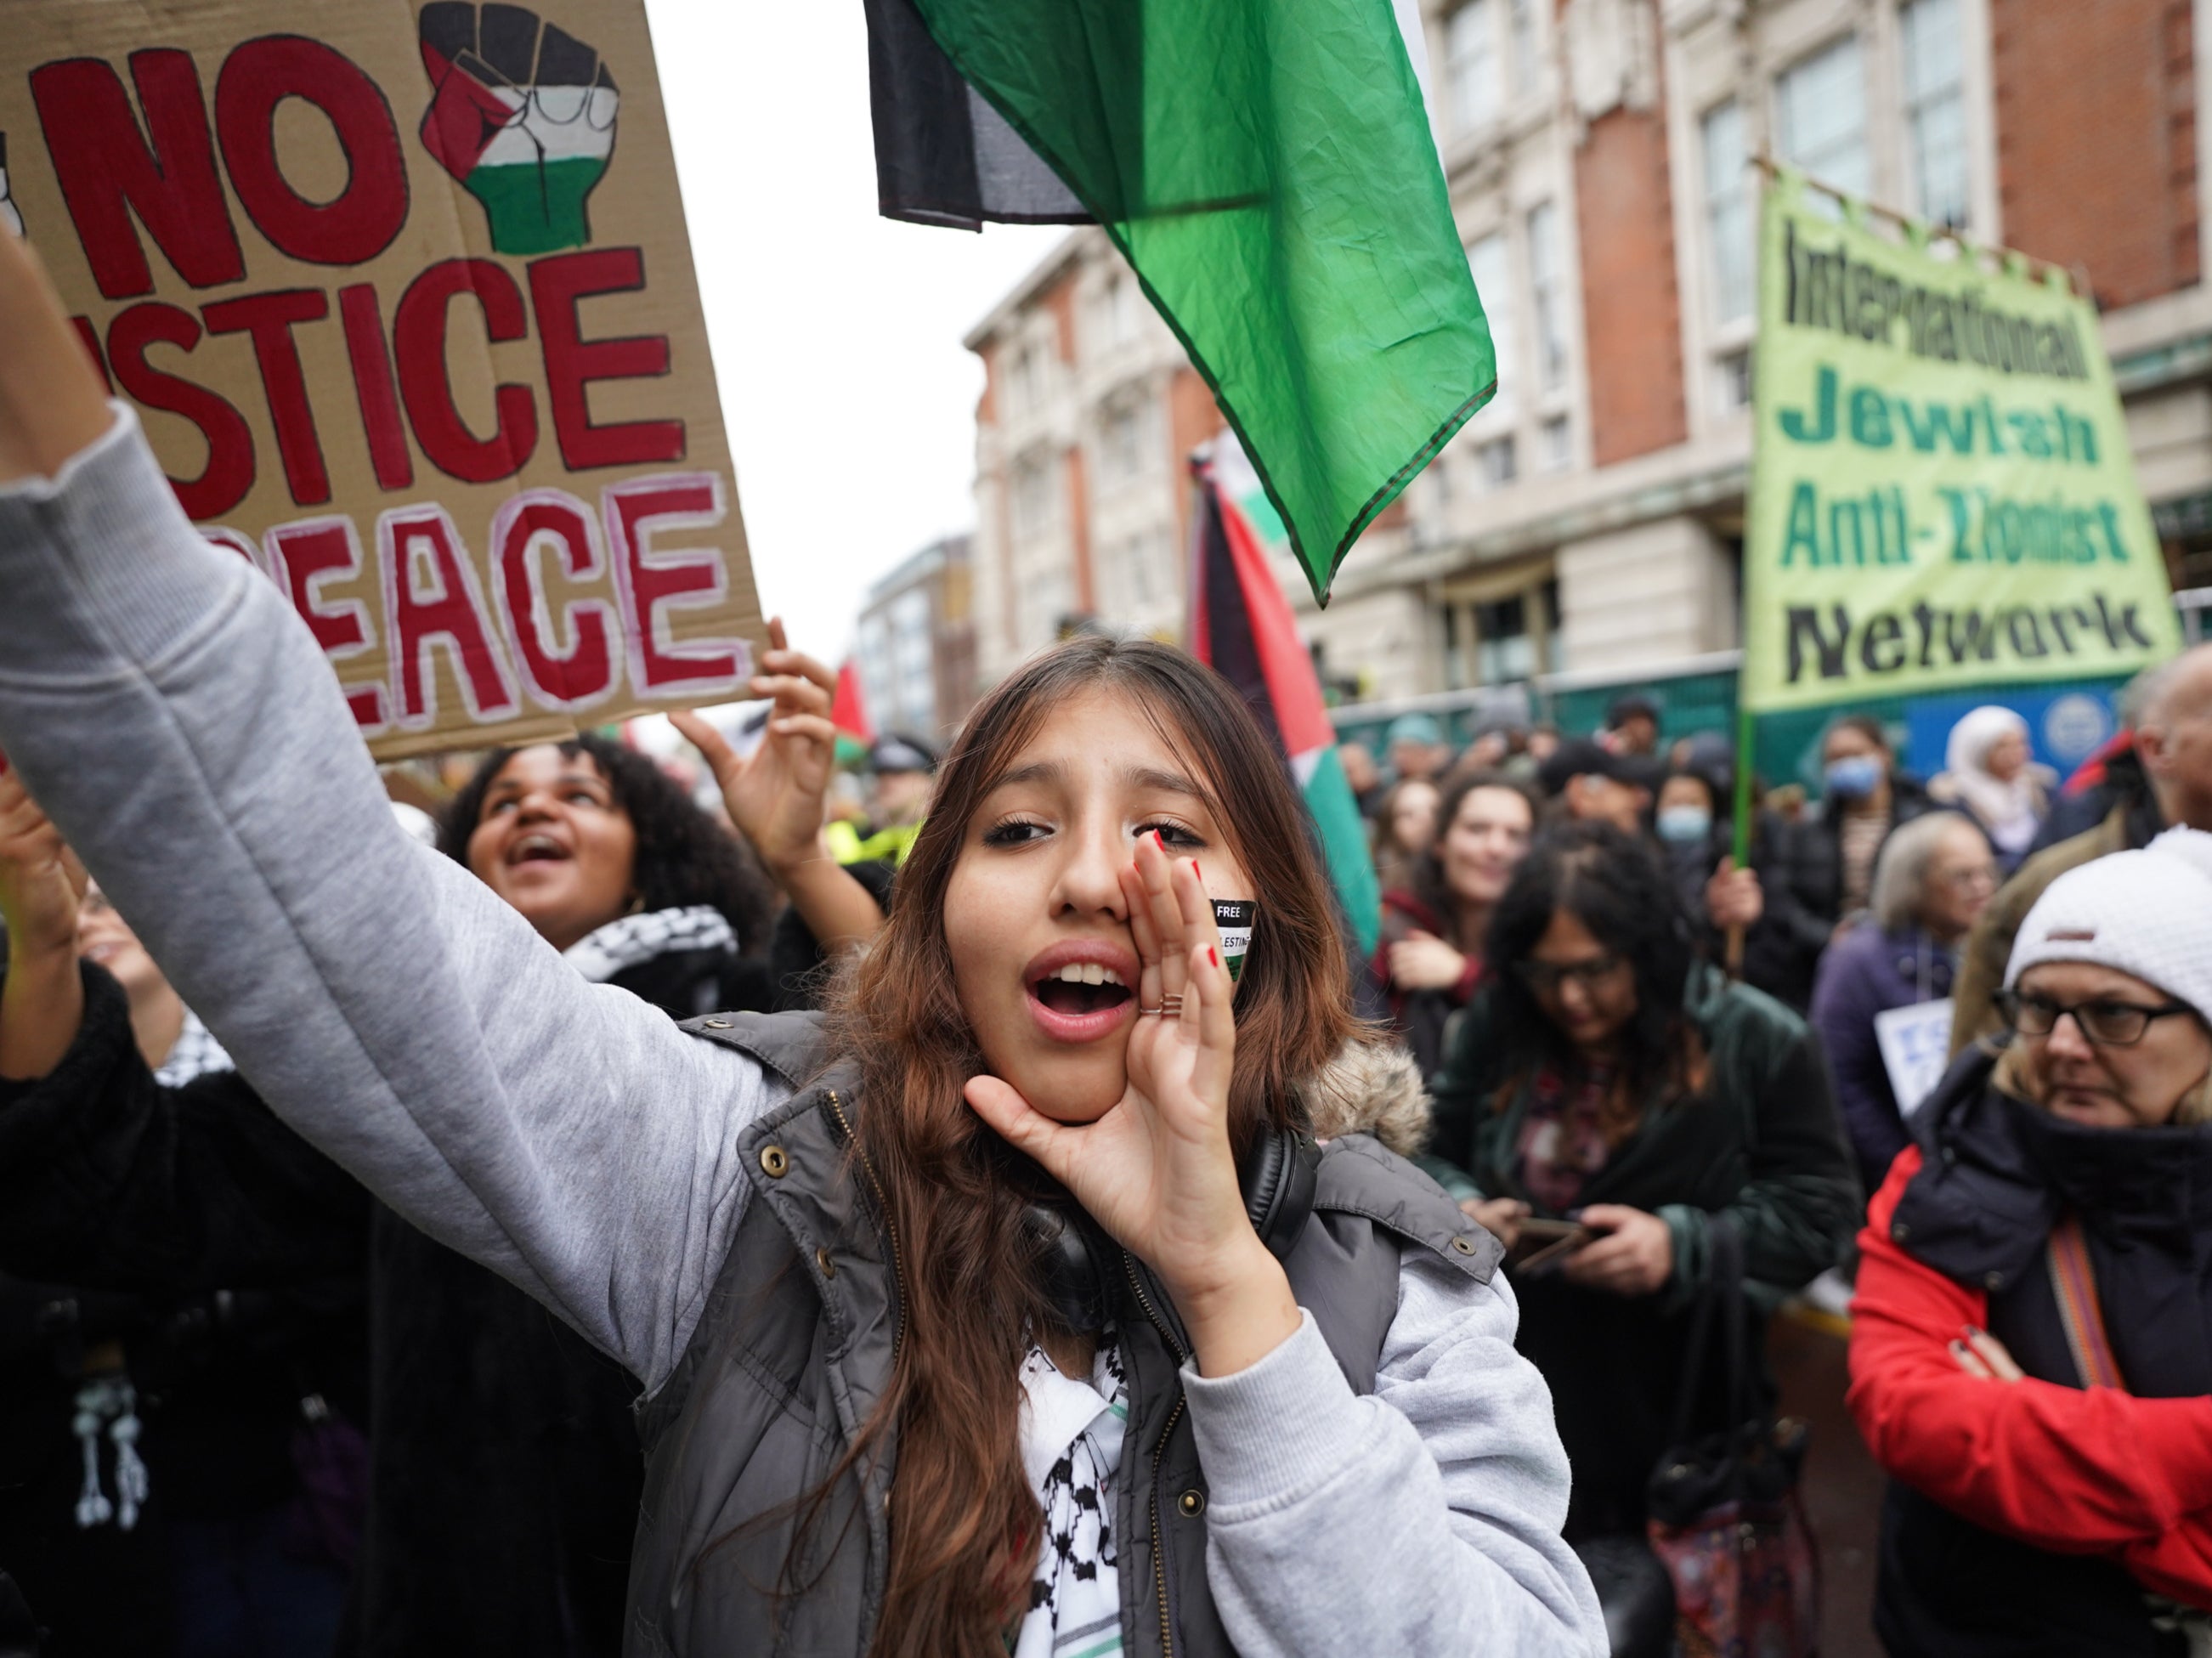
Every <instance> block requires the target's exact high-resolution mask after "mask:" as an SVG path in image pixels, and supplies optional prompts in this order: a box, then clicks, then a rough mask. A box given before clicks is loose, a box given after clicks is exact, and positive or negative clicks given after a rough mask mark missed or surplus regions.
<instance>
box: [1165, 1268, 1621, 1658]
mask: <svg viewBox="0 0 2212 1658" xmlns="http://www.w3.org/2000/svg"><path fill="white" fill-rule="evenodd" d="M1519 1316H1520V1315H1519V1309H1518V1308H1517V1307H1516V1305H1515V1303H1514V1300H1513V1291H1512V1290H1511V1288H1510V1286H1509V1285H1508V1284H1506V1282H1505V1279H1504V1276H1503V1275H1502V1274H1501V1275H1499V1276H1498V1277H1497V1278H1493V1279H1492V1281H1491V1282H1490V1283H1489V1284H1477V1283H1475V1282H1474V1281H1473V1280H1472V1279H1470V1278H1468V1277H1467V1276H1466V1275H1465V1274H1463V1273H1462V1272H1457V1271H1455V1269H1453V1268H1451V1267H1449V1266H1445V1265H1443V1263H1442V1262H1440V1261H1437V1260H1431V1259H1430V1258H1428V1257H1427V1256H1425V1254H1421V1253H1420V1252H1419V1251H1416V1250H1408V1251H1407V1257H1406V1261H1405V1265H1404V1266H1403V1268H1402V1269H1401V1272H1400V1276H1399V1286H1398V1315H1397V1317H1396V1319H1395V1321H1393V1322H1392V1323H1391V1326H1390V1330H1389V1335H1388V1336H1387V1337H1386V1338H1385V1339H1384V1341H1383V1355H1382V1363H1381V1367H1380V1369H1379V1370H1378V1371H1377V1373H1376V1388H1375V1392H1374V1393H1373V1394H1371V1395H1369V1396H1367V1397H1364V1398H1363V1397H1360V1396H1358V1395H1357V1394H1353V1392H1352V1388H1351V1387H1350V1385H1349V1384H1348V1383H1346V1381H1345V1379H1344V1373H1343V1371H1341V1370H1339V1369H1338V1368H1337V1364H1336V1360H1335V1359H1334V1357H1332V1356H1331V1355H1330V1353H1329V1351H1328V1343H1327V1342H1326V1341H1325V1340H1323V1339H1322V1334H1321V1331H1320V1329H1319V1327H1317V1326H1316V1324H1315V1323H1314V1321H1313V1319H1312V1317H1311V1315H1308V1316H1307V1318H1306V1320H1305V1321H1304V1326H1303V1327H1302V1328H1301V1329H1300V1330H1299V1331H1298V1333H1297V1334H1296V1335H1294V1336H1292V1337H1291V1339H1289V1340H1288V1341H1286V1342H1285V1343H1284V1344H1283V1345H1281V1346H1279V1347H1278V1348H1277V1349H1276V1350H1275V1351H1273V1352H1272V1353H1270V1354H1268V1355H1267V1357H1265V1358H1263V1359H1261V1361H1260V1362H1259V1363H1256V1364H1255V1365H1252V1366H1250V1367H1249V1369H1246V1370H1240V1371H1238V1372H1237V1374H1235V1375H1234V1376H1222V1377H1219V1378H1218V1379H1212V1380H1209V1379H1207V1378H1206V1377H1204V1376H1200V1375H1199V1374H1198V1373H1197V1371H1196V1370H1195V1369H1194V1368H1192V1367H1188V1366H1186V1368H1185V1370H1184V1373H1183V1386H1184V1388H1185V1390H1186V1392H1187V1394H1188V1398H1189V1400H1190V1420H1191V1429H1192V1431H1193V1433H1194V1435H1195V1436H1196V1438H1197V1442H1198V1455H1199V1461H1200V1464H1201V1465H1202V1466H1203V1467H1205V1469H1206V1484H1207V1485H1208V1487H1209V1488H1210V1500H1209V1502H1208V1503H1207V1506H1206V1542H1207V1552H1206V1576H1207V1578H1208V1580H1209V1582H1211V1583H1212V1588H1213V1595H1214V1600H1215V1602H1216V1604H1217V1605H1218V1606H1219V1607H1220V1609H1221V1617H1222V1622H1223V1624H1224V1625H1225V1627H1226V1628H1227V1630H1228V1631H1229V1635H1230V1638H1231V1640H1232V1641H1233V1642H1234V1643H1236V1647H1237V1651H1238V1652H1240V1653H1242V1654H1243V1655H1244V1658H1295V1655H1299V1654H1305V1653H1317V1652H1346V1653H1349V1652H1373V1653H1386V1652H1387V1653H1390V1654H1393V1655H1403V1658H1464V1655H1468V1654H1478V1653H1495V1654H1498V1655H1505V1654H1511V1655H1513V1658H1553V1655H1559V1658H1565V1655H1570V1654H1574V1655H1582V1658H1604V1655H1605V1653H1606V1651H1607V1641H1606V1633H1605V1620H1604V1618H1603V1615H1602V1614H1601V1612H1600V1611H1599V1609H1598V1604H1597V1595H1596V1593H1595V1590H1593V1589H1592V1588H1591V1587H1590V1581H1589V1573H1588V1572H1587V1571H1586V1570H1583V1564H1582V1562H1581V1561H1580V1560H1579V1559H1577V1558H1576V1556H1575V1553H1574V1552H1573V1551H1572V1550H1571V1549H1570V1548H1569V1547H1568V1546H1566V1544H1565V1543H1564V1542H1563V1541H1561V1540H1560V1537H1559V1527H1560V1526H1561V1525H1562V1524H1563V1523H1564V1522H1565V1519H1566V1515H1567V1489H1568V1476H1567V1457H1566V1452H1565V1449H1564V1448H1562V1447H1561V1445H1560V1443H1559V1430H1558V1429H1557V1428H1556V1427H1554V1426H1553V1421H1552V1396H1551V1394H1550V1391H1549V1390H1548V1389H1547V1388H1546V1387H1545V1385H1544V1380H1543V1378H1542V1377H1541V1376H1539V1375H1538V1374H1537V1373H1536V1370H1535V1367H1534V1365H1532V1364H1530V1363H1528V1360H1526V1359H1525V1358H1522V1357H1521V1356H1520V1355H1519V1354H1518V1353H1516V1351H1514V1349H1513V1333H1514V1330H1515V1327H1516V1324H1517V1323H1518V1321H1519Z"/></svg>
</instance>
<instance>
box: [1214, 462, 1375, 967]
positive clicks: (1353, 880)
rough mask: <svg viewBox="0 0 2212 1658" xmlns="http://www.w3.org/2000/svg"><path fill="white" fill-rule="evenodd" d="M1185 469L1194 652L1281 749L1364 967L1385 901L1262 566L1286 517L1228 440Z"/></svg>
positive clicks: (1309, 682)
mask: <svg viewBox="0 0 2212 1658" xmlns="http://www.w3.org/2000/svg"><path fill="white" fill-rule="evenodd" d="M1193 470H1194V471H1195V473H1196V474H1197V477H1198V482H1199V503H1198V512H1197V514H1196V519H1197V525H1196V528H1195V530H1194V532H1193V535H1192V542H1193V547H1192V556H1191V598H1190V632H1189V638H1190V649H1191V653H1192V654H1194V656H1196V657H1197V658H1198V659H1199V660H1200V661H1201V662H1204V663H1207V664H1209V665H1211V666H1212V668H1213V670H1214V671H1216V672H1217V673H1218V674H1220V675H1221V676H1222V677H1224V678H1225V679H1226V680H1228V681H1229V683H1231V684H1232V685H1234V686H1236V687H1237V689H1238V690H1239V691H1240V692H1242V693H1243V696H1244V700H1245V701H1246V702H1248V703H1249V704H1250V705H1251V708H1252V711H1253V712H1254V713H1255V714H1258V715H1259V716H1260V720H1261V724H1262V725H1264V726H1267V728H1268V729H1269V730H1270V731H1271V732H1273V733H1274V736H1275V739H1276V741H1277V742H1278V743H1279V744H1281V745H1282V750H1283V752H1284V754H1285V756H1288V758H1289V760H1290V762H1291V772H1292V774H1293V775H1295V776H1296V777H1297V783H1298V788H1299V790H1300V792H1301V793H1303V794H1304V797H1305V803H1306V810H1307V811H1308V812H1310V814H1311V815H1312V817H1313V822H1314V828H1315V829H1316V831H1317V832H1318V833H1319V835H1320V838H1321V849H1322V857H1323V858H1324V859H1325V860H1326V861H1327V863H1328V873H1329V878H1330V879H1331V880H1332V881H1333V882H1334V884H1335V886H1336V896H1337V900H1338V902H1340V903H1341V904H1342V905H1343V906H1344V914H1345V919H1346V920H1347V921H1348V922H1349V923H1350V924H1351V927H1352V937H1353V938H1355V939H1356V940H1357V941H1358V945H1359V955H1360V959H1362V960H1363V961H1364V960H1365V959H1366V958H1367V957H1370V956H1372V955H1373V954H1374V953H1375V943H1376V936H1377V934H1378V933H1379V932H1380V931H1381V929H1382V902H1383V899H1382V893H1381V890H1379V889H1378V887H1377V886H1376V881H1375V863H1374V859H1372V858H1371V857H1370V855H1369V853H1368V850H1367V829H1366V826H1365V825H1364V823H1361V821H1360V817H1359V802H1358V799H1356V798H1355V797H1354V796H1353V794H1352V783H1351V780H1350V779H1348V778H1346V776H1345V774H1344V764H1343V762H1342V761H1340V759H1339V758H1338V757H1337V752H1336V728H1335V726H1332V725H1331V724H1330V723H1329V719H1328V709H1327V708H1326V706H1325V705H1324V704H1323V703H1322V696H1321V678H1320V677H1319V676H1318V675H1317V674H1316V673H1315V672H1314V665H1313V658H1312V656H1311V655H1310V653H1308V652H1307V650H1306V647H1305V644H1304V641H1302V640H1301V639H1300V638H1299V637H1298V629H1297V621H1296V620H1295V619H1294V618H1293V617H1292V616H1291V604H1290V601H1289V600H1288V599H1286V598H1284V597H1283V590H1282V587H1281V586H1280V585H1279V583H1278V582H1277V581H1276V580H1275V572H1274V569H1273V566H1272V565H1271V564H1270V562H1269V561H1268V555H1269V553H1270V551H1271V550H1273V551H1279V552H1285V553H1287V552H1288V551H1289V547H1288V544H1287V540H1288V538H1287V537H1286V536H1285V533H1284V530H1283V524H1282V520H1281V519H1279V518H1277V517H1276V515H1275V509H1274V507H1273V504H1272V503H1271V502H1270V501H1268V499H1267V491H1266V490H1264V489H1261V487H1260V479H1259V475H1258V474H1257V473H1255V471H1253V470H1252V466H1251V463H1250V462H1249V461H1248V460H1247V459H1245V457H1244V452H1243V450H1242V449H1240V448H1239V447H1238V446H1237V440H1236V438H1235V437H1234V436H1233V435H1232V434H1229V433H1226V432H1225V433H1223V434H1221V436H1219V437H1218V438H1216V439H1215V440H1213V442H1212V444H1211V445H1210V446H1208V449H1207V450H1206V452H1202V453H1201V454H1200V457H1199V459H1197V460H1196V461H1195V462H1194V464H1193Z"/></svg>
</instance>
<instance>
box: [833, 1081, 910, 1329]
mask: <svg viewBox="0 0 2212 1658" xmlns="http://www.w3.org/2000/svg"><path fill="white" fill-rule="evenodd" d="M828 1093H829V1111H830V1114H831V1115H832V1116H834V1117H836V1119H837V1132H838V1133H841V1134H842V1135H843V1136H844V1137H845V1144H846V1145H849V1146H851V1147H852V1148H853V1152H854V1156H855V1157H858V1158H859V1159H860V1172H861V1173H863V1174H864V1175H866V1176H867V1177H868V1184H869V1185H870V1186H871V1187H873V1188H874V1189H875V1193H876V1212H878V1214H880V1215H881V1216H882V1217H883V1218H884V1241H885V1242H886V1244H887V1246H888V1248H889V1250H890V1258H891V1282H892V1284H894V1285H896V1287H897V1290H898V1305H897V1306H896V1308H894V1309H892V1315H891V1362H892V1363H894V1364H896V1363H897V1362H898V1354H899V1343H900V1342H901V1341H902V1340H904V1339H905V1337H906V1274H905V1272H903V1271H902V1270H901V1268H900V1266H899V1247H898V1223H897V1222H896V1221H895V1220H893V1219H892V1218H891V1205H890V1198H889V1197H888V1196H886V1195H885V1193H884V1183H883V1181H880V1180H878V1179H877V1178H876V1165H875V1164H874V1163H872V1162H871V1161H870V1160H869V1157H868V1152H867V1148H866V1147H865V1146H863V1145H861V1144H860V1136H859V1135H857V1134H855V1133H854V1132H853V1124H852V1120H851V1119H850V1118H848V1116H846V1114H845V1102H843V1101H842V1100H841V1099H839V1098H838V1097H837V1090H836V1089H834V1088H832V1089H830V1090H828Z"/></svg>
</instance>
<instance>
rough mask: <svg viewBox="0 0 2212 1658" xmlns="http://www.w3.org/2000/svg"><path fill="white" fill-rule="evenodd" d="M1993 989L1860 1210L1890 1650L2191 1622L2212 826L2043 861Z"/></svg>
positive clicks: (2202, 1485)
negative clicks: (2064, 862) (2050, 872)
mask: <svg viewBox="0 0 2212 1658" xmlns="http://www.w3.org/2000/svg"><path fill="white" fill-rule="evenodd" d="M1999 1003H2000V1005H2001V1007H2002V1011H2003V1012H2004V1014H2005V1018H2006V1023H2007V1024H2008V1026H2009V1027H2010V1031H2011V1035H2010V1036H2009V1038H2008V1040H2007V1041H2006V1042H2003V1043H2002V1045H2000V1046H1998V1047H1996V1048H1993V1049H1986V1050H1985V1049H1975V1050H1970V1051H1969V1052H1968V1053H1967V1054H1966V1055H1965V1056H1963V1057H1962V1058H1961V1059H1960V1061H1959V1063H1958V1064H1957V1065H1956V1066H1954V1067H1953V1069H1952V1072H1951V1073H1950V1075H1949V1076H1948V1077H1947V1078H1945V1080H1944V1083H1943V1085H1942V1087H1941V1088H1940V1089H1939V1090H1937V1093H1936V1096H1935V1098H1934V1099H1933V1100H1931V1101H1930V1102H1929V1104H1928V1106H1927V1107H1926V1108H1924V1110H1923V1112H1922V1114H1920V1116H1919V1118H1918V1120H1917V1122H1916V1124H1915V1130H1916V1136H1917V1145H1914V1146H1911V1147H1909V1148H1908V1149H1907V1150H1906V1151H1905V1152H1904V1153H1903V1154H1901V1155H1900V1156H1899V1158H1898V1159H1897V1162H1896V1163H1895V1164H1894V1166H1893V1168H1892V1169H1891V1171H1890V1175H1889V1179H1888V1181H1887V1182H1886V1183H1885V1184H1884V1186H1883V1187H1882V1189H1881V1192H1880V1193H1878V1194H1877V1195H1876V1196H1875V1200H1874V1203H1873V1205H1872V1206H1871V1208H1870V1210H1869V1215H1868V1224H1867V1229H1866V1231H1865V1232H1864V1233H1863V1235H1862V1236H1861V1238H1860V1248H1861V1250H1862V1252H1863V1261H1862V1264H1861V1266H1860V1269H1859V1278H1858V1299H1857V1303H1856V1304H1855V1306H1854V1309H1853V1311H1854V1314H1855V1325H1854V1329H1853V1333H1852V1338H1851V1390H1850V1407H1851V1411H1852V1414H1853V1415H1854V1416H1855V1417H1856V1418H1857V1421H1858V1424H1859V1428H1860V1430H1861V1431H1862V1432H1863V1434H1864V1435H1865V1436H1866V1440H1867V1443H1868V1444H1869V1446H1870V1447H1871V1448H1873V1451H1874V1454H1875V1457H1876V1458H1877V1459H1878V1460H1879V1461H1881V1464H1882V1466H1883V1467H1886V1468H1887V1470H1888V1471H1889V1472H1890V1473H1891V1474H1892V1475H1893V1476H1894V1477H1895V1480H1896V1483H1895V1484H1894V1485H1893V1486H1892V1488H1891V1491H1890V1494H1889V1497H1888V1499H1887V1503H1886V1504H1885V1507H1884V1510H1883V1516H1882V1542H1881V1575H1880V1579H1879V1583H1878V1587H1877V1589H1876V1592H1875V1628H1876V1630H1877V1631H1879V1632H1880V1634H1881V1637H1882V1639H1883V1641H1884V1643H1886V1644H1887V1647H1888V1649H1889V1651H1890V1653H1891V1654H1892V1655H1893V1658H1907V1655H1917V1654H1929V1655H1936V1654H1941V1655H1945V1658H1951V1655H1959V1654H1970V1655H2000V1654H2002V1655H2015V1654H2023V1655H2024V1654H2051V1655H2054V1658H2056V1655H2061V1654H2063V1655H2067V1658H2075V1655H2106V1654H2110V1655H2119V1654H2130V1655H2133V1654H2163V1653H2166V1652H2172V1653H2175V1654H2180V1653H2185V1652H2189V1651H2192V1650H2201V1649H2202V1646H2201V1644H2198V1643H2202V1642H2203V1639H2204V1638H2205V1637H2206V1635H2207V1633H2208V1632H2212V1619H2208V1618H2207V1616H2206V1609H2208V1608H2212V1027H2208V1023H2207V1017H2208V1014H2212V835H2205V834H2200V833H2197V832H2194V831H2191V830H2186V829H2177V830H2174V831H2172V833H2170V834H2168V835H2164V836H2161V837H2160V840H2159V841H2156V842H2154V844H2153V846H2152V847H2149V848H2148V849H2146V850H2144V851H2142V852H2131V853H2118V854H2116V855H2115V856H2112V857H2109V858H2105V859H2100V860H2099V861H2097V862H2095V863H2093V864H2087V865H2083V866H2082V867H2081V868H2079V869H2076V870H2074V871H2071V872H2069V873H2067V874H2066V875H2063V876H2062V877H2061V878H2059V879H2058V880H2057V881H2055V882H2053V883H2052V884H2051V888H2050V890H2048V891H2047V892H2046V893H2045V895H2044V896H2043V897H2042V899H2041V900H2040V901H2039V902H2038V903H2037V904H2036V906H2035V908H2033V910H2031V911H2030V912H2029V914H2028V917H2027V921H2026V923H2025V924H2024V925H2023V926H2021V932H2020V935H2019V938H2018V940H2017V942H2016V944H2015V947H2014V950H2013V955H2012V960H2011V963H2010V967H2009V969H2008V972H2007V974H2006V988H2005V990H2004V991H2003V992H2002V993H2001V994H2000V997H1999ZM2192 1636H2194V1637H2195V1640H2194V1642H2192V1640H2191V1637H2192Z"/></svg>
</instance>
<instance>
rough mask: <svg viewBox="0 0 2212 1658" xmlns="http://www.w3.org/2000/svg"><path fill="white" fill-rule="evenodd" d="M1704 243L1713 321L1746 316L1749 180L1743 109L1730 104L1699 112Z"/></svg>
mask: <svg viewBox="0 0 2212 1658" xmlns="http://www.w3.org/2000/svg"><path fill="white" fill-rule="evenodd" d="M1699 126H1700V127H1701V128H1702V130H1703V135H1704V139H1705V243H1706V252H1707V255H1708V257H1709V258H1711V261H1712V286H1713V291H1712V301H1713V320H1714V322H1716V323H1731V322H1734V321H1735V320H1736V319H1738V318H1739V317H1747V316H1749V315H1750V314H1751V303H1752V289H1751V270H1752V241H1751V234H1752V233H1751V180H1750V179H1749V178H1748V177H1747V170H1746V168H1745V166H1744V161H1745V157H1744V153H1743V106H1742V105H1741V104H1739V103H1736V102H1735V100H1729V102H1727V103H1725V104H1719V105H1717V106H1714V107H1713V108H1711V109H1709V110H1707V111H1706V112H1705V119H1704V120H1703V121H1702V122H1700V123H1699Z"/></svg>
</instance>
